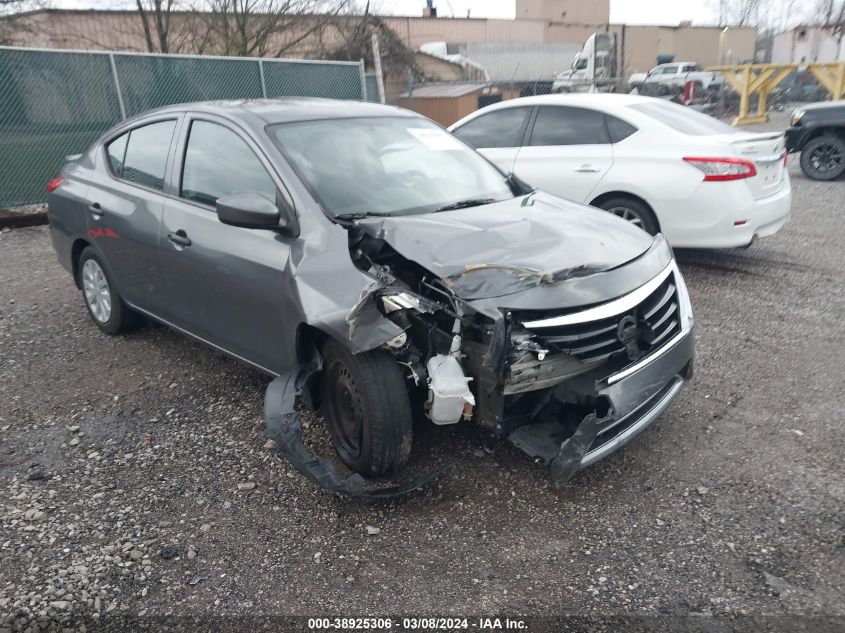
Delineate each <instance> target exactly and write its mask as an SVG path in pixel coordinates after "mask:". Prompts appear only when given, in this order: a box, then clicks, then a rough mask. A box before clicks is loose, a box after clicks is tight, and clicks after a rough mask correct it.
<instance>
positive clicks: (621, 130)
mask: <svg viewBox="0 0 845 633" xmlns="http://www.w3.org/2000/svg"><path fill="white" fill-rule="evenodd" d="M604 116H605V119H607V131H608V133H609V134H610V142H611V143H618V142H619V141H624V140H625V139H626V138H628V137H629V136H631V134H633V133H634V132H636V131H637V128H636V127H634V126H633V125H631V124H630V123H626V122H625V121H623V120H622V119H617V118H616V117H615V116H610V115H609V114H605V115H604Z"/></svg>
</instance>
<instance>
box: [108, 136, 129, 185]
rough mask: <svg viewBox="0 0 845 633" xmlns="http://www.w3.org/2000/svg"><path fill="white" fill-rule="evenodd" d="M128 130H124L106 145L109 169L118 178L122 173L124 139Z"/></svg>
mask: <svg viewBox="0 0 845 633" xmlns="http://www.w3.org/2000/svg"><path fill="white" fill-rule="evenodd" d="M128 140H129V132H125V133H123V134H121V135H120V136H118V137H117V138H116V139H114V140H113V141H112V142H111V143H109V144H108V145H107V146H106V151H107V152H108V155H109V169H111V172H112V173H113V174H114V175H115V176H117V177H118V178H119V177H120V176H121V175H122V174H123V159H124V158H125V157H126V141H128Z"/></svg>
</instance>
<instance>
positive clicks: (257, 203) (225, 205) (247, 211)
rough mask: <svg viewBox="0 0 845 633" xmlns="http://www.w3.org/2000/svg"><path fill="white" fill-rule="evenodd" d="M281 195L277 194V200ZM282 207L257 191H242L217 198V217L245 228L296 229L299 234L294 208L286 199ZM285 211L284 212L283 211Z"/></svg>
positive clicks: (288, 230) (286, 231)
mask: <svg viewBox="0 0 845 633" xmlns="http://www.w3.org/2000/svg"><path fill="white" fill-rule="evenodd" d="M278 199H279V196H277V200H278ZM280 206H281V207H282V209H281V210H280V209H279V206H277V204H273V203H272V202H270V201H269V200H267V198H265V197H264V196H262V195H260V194H257V193H240V194H236V195H233V196H223V197H222V198H218V200H217V205H216V207H217V217H218V218H219V219H220V221H221V222H222V223H223V224H229V225H231V226H239V227H241V228H245V229H270V230H284V231H285V233H290V232H291V229H295V232H296V233H297V234H298V233H299V230H298V226H297V222H296V216H295V214H294V211H293V209H291V208H290V207H289V205H287V204H286V203H285V202H284V201H282V202H281V205H280ZM283 211H284V213H283Z"/></svg>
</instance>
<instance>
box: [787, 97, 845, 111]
mask: <svg viewBox="0 0 845 633" xmlns="http://www.w3.org/2000/svg"><path fill="white" fill-rule="evenodd" d="M798 107H799V108H800V109H801V110H825V109H827V108H842V107H845V99H839V100H837V101H819V102H818V103H805V104H802V105H800V106H798Z"/></svg>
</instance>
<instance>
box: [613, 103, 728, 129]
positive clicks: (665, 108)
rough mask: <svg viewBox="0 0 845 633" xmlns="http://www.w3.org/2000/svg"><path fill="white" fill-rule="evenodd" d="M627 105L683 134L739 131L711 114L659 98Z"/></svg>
mask: <svg viewBox="0 0 845 633" xmlns="http://www.w3.org/2000/svg"><path fill="white" fill-rule="evenodd" d="M628 107H629V108H631V109H632V110H636V111H637V112H640V113H642V114H645V115H646V116H649V117H651V118H652V119H655V120H657V121H659V122H660V123H663V124H664V125H668V126H669V127H671V128H672V129H675V130H677V131H678V132H681V133H683V134H692V135H694V136H707V135H708V134H736V133H738V132H739V130H737V129H736V128H733V127H731V126H730V125H728V124H727V123H722V122H721V121H719V120H718V119H714V118H713V117H712V116H709V115H707V114H703V113H702V112H696V111H695V110H692V109H690V108H688V107H685V106H682V105H678V104H677V103H669V102H667V101H663V100H661V99H654V100H652V101H650V102H649V103H635V104H632V105H629V106H628Z"/></svg>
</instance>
